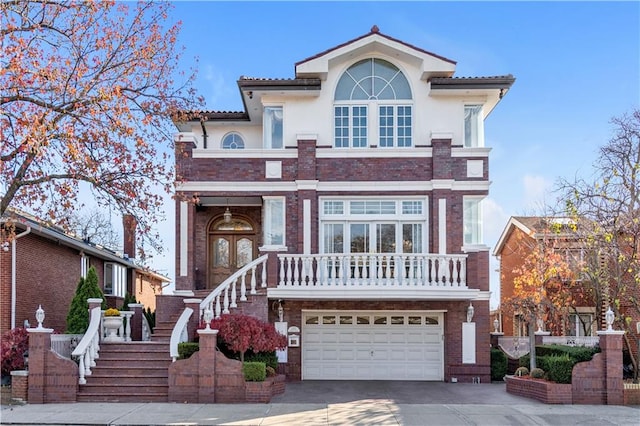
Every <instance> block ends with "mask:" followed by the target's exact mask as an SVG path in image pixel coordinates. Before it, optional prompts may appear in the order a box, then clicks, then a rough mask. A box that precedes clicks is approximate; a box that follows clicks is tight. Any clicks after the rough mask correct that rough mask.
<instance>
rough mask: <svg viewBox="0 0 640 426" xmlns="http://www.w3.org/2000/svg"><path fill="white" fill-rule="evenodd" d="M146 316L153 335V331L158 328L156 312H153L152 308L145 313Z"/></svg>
mask: <svg viewBox="0 0 640 426" xmlns="http://www.w3.org/2000/svg"><path fill="white" fill-rule="evenodd" d="M143 312H144V316H145V317H146V318H147V322H148V323H149V328H150V330H149V333H153V329H154V328H156V311H152V310H151V308H147V309H145V310H144V311H143Z"/></svg>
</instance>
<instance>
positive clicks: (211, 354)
mask: <svg viewBox="0 0 640 426" xmlns="http://www.w3.org/2000/svg"><path fill="white" fill-rule="evenodd" d="M198 335H199V336H200V350H199V351H198V356H199V363H198V402H200V403H207V402H208V403H210V402H215V395H216V342H217V340H218V330H212V329H208V330H207V329H204V330H198Z"/></svg>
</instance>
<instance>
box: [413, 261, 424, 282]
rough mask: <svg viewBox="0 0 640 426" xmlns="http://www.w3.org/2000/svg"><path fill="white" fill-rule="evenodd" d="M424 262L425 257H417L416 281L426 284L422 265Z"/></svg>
mask: <svg viewBox="0 0 640 426" xmlns="http://www.w3.org/2000/svg"><path fill="white" fill-rule="evenodd" d="M423 262H424V258H423V257H421V256H419V257H418V258H417V259H416V275H415V276H416V282H417V283H418V284H419V285H424V280H423V277H422V267H423V265H424V263H423Z"/></svg>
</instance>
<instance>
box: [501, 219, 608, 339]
mask: <svg viewBox="0 0 640 426" xmlns="http://www.w3.org/2000/svg"><path fill="white" fill-rule="evenodd" d="M570 222H571V220H570V219H568V218H554V217H538V216H512V217H511V218H510V219H509V222H508V223H507V226H506V227H505V229H504V230H503V231H502V234H501V236H500V238H499V239H498V242H497V244H496V247H495V248H494V251H493V254H494V256H497V257H498V258H499V260H500V310H499V318H500V320H501V331H502V332H503V333H504V335H505V336H526V335H528V330H527V321H526V318H525V316H524V315H523V314H522V313H520V312H513V310H512V309H510V308H509V307H508V303H506V302H507V301H508V300H509V299H511V298H512V297H513V295H514V291H513V290H514V289H513V287H514V279H515V278H516V276H517V274H516V272H514V270H515V269H516V268H519V267H521V266H522V265H523V264H524V263H525V260H526V259H527V256H529V254H530V253H531V252H532V250H538V249H539V245H540V244H547V245H548V246H550V247H553V250H560V251H562V254H563V255H564V256H565V258H566V261H567V263H568V264H569V265H570V266H571V265H573V266H574V267H575V269H576V277H577V279H578V280H580V283H583V281H582V279H584V276H583V275H582V274H581V273H580V271H579V270H580V263H581V262H582V259H583V257H584V248H583V247H582V245H581V244H580V242H579V241H578V238H577V237H576V234H575V232H572V231H571V230H569V229H568V228H566V227H567V226H568V225H569V224H570ZM584 287H586V288H590V287H589V286H588V285H587V283H586V282H584ZM585 293H590V291H589V290H587V291H585ZM572 298H573V301H574V302H573V304H572V306H571V307H569V309H568V312H566V313H565V314H564V315H563V318H561V319H560V322H558V321H552V320H548V321H547V322H546V324H545V330H547V331H551V332H552V333H553V334H554V335H564V336H595V335H596V331H597V330H599V328H598V327H597V318H598V315H597V312H596V307H595V302H594V300H593V297H590V296H589V294H587V295H585V294H578V293H574V294H573V295H572ZM536 327H537V326H536Z"/></svg>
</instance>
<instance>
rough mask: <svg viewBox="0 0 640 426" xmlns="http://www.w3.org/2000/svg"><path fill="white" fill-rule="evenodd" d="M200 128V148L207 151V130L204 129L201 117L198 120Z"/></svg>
mask: <svg viewBox="0 0 640 426" xmlns="http://www.w3.org/2000/svg"><path fill="white" fill-rule="evenodd" d="M200 127H202V141H203V144H202V147H203V148H204V149H207V129H205V127H204V119H203V118H202V117H201V118H200Z"/></svg>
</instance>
